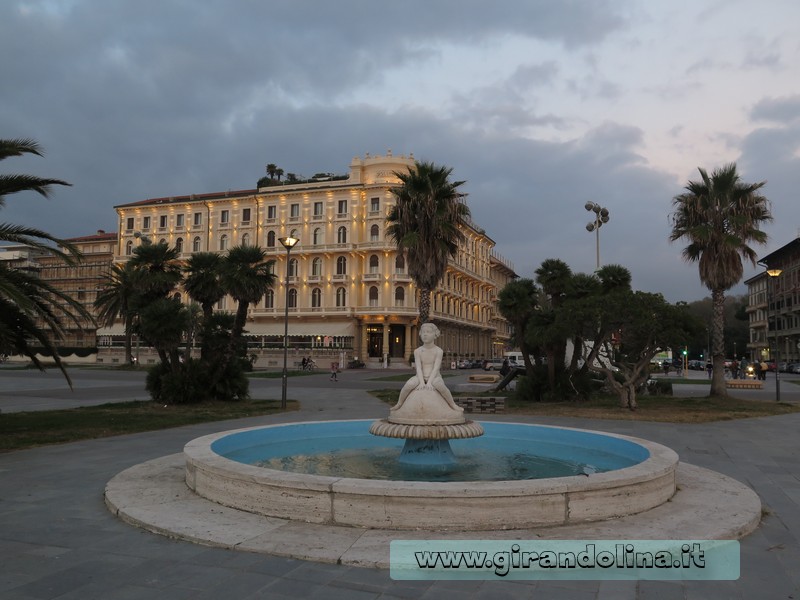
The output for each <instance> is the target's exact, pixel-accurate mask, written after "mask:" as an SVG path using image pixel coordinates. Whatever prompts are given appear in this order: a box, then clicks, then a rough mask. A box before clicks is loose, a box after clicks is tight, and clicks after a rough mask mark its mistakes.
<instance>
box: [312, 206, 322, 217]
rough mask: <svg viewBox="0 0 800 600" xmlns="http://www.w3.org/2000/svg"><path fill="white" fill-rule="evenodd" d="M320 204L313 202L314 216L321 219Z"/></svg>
mask: <svg viewBox="0 0 800 600" xmlns="http://www.w3.org/2000/svg"><path fill="white" fill-rule="evenodd" d="M322 206H323V205H322V202H314V216H315V217H321V216H322Z"/></svg>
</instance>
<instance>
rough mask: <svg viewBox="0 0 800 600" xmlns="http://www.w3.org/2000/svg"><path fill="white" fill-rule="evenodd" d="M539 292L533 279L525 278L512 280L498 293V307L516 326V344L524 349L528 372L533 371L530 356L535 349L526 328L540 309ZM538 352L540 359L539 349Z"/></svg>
mask: <svg viewBox="0 0 800 600" xmlns="http://www.w3.org/2000/svg"><path fill="white" fill-rule="evenodd" d="M538 294H539V290H538V289H537V288H536V284H535V283H534V282H533V280H532V279H524V278H523V279H516V280H514V281H510V282H509V283H507V284H506V286H505V287H504V288H503V289H502V290H500V293H499V294H498V295H497V308H498V309H499V310H500V314H502V315H503V316H504V317H505V318H506V320H507V321H508V322H509V323H511V325H512V326H513V327H514V338H513V339H514V342H515V344H516V346H517V347H518V348H519V349H520V350H521V351H522V360H523V362H524V363H525V370H526V372H528V373H533V364H532V363H531V357H530V355H531V353H532V350H533V349H532V348H530V347H529V346H528V344H527V342H526V340H525V330H526V329H527V328H528V323H529V322H530V321H531V319H532V318H533V316H534V315H535V314H536V311H537V310H538V309H539V306H538ZM536 352H537V360H538V349H537V350H536Z"/></svg>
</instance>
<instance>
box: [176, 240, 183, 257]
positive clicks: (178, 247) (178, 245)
mask: <svg viewBox="0 0 800 600" xmlns="http://www.w3.org/2000/svg"><path fill="white" fill-rule="evenodd" d="M175 250H177V251H178V252H179V253H180V252H183V238H178V239H177V240H175Z"/></svg>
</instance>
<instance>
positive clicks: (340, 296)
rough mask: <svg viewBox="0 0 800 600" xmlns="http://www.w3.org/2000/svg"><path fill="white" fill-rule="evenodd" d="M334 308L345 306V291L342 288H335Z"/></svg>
mask: <svg viewBox="0 0 800 600" xmlns="http://www.w3.org/2000/svg"><path fill="white" fill-rule="evenodd" d="M336 306H338V307H342V306H347V290H346V289H344V288H343V287H340V288H336Z"/></svg>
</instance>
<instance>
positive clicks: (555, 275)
mask: <svg viewBox="0 0 800 600" xmlns="http://www.w3.org/2000/svg"><path fill="white" fill-rule="evenodd" d="M535 274H536V283H538V284H539V285H540V286H541V287H542V293H543V294H544V295H545V297H546V298H547V300H548V305H547V306H545V307H544V309H543V310H542V311H541V312H540V313H539V314H537V315H536V319H535V322H534V327H533V328H531V331H530V332H529V333H532V334H533V336H534V339H535V340H539V343H540V345H541V347H542V348H544V350H545V352H546V354H547V379H548V383H549V384H550V389H551V390H552V389H555V385H556V371H559V370H561V369H562V368H563V367H564V355H565V352H566V347H567V337H568V336H569V333H567V332H565V331H563V330H561V329H560V328H559V326H558V324H559V323H560V321H559V320H558V319H557V314H558V313H557V311H558V309H559V308H560V307H561V305H562V304H564V301H565V300H566V299H567V295H568V294H569V293H570V289H571V288H570V286H571V282H572V269H570V268H569V265H568V264H567V263H565V262H564V261H563V260H559V259H557V258H548V259H545V260H544V261H542V264H541V266H540V267H539V268H538V269H536V271H535Z"/></svg>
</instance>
